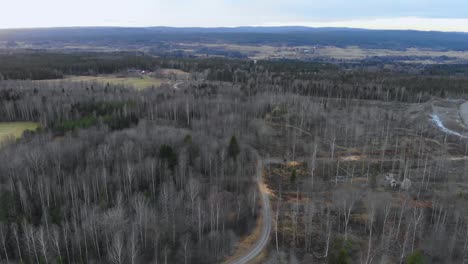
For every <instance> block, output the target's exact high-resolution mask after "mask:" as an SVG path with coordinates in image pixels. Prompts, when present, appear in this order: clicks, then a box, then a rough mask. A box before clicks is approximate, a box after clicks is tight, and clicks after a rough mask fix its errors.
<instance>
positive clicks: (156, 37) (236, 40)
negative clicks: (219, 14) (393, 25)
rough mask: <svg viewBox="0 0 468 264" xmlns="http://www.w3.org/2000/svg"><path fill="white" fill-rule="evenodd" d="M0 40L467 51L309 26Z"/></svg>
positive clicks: (454, 38) (385, 34) (403, 35)
mask: <svg viewBox="0 0 468 264" xmlns="http://www.w3.org/2000/svg"><path fill="white" fill-rule="evenodd" d="M0 41H8V42H18V41H19V42H28V43H32V44H44V43H46V44H47V43H50V44H52V43H55V44H57V43H68V44H70V43H77V44H78V43H79V44H95V45H111V46H118V45H154V44H158V43H159V44H160V43H168V42H169V43H170V42H186V43H232V44H241V45H260V44H267V45H274V46H278V45H289V46H300V45H322V46H337V47H346V46H359V47H362V48H371V49H391V50H402V49H407V48H421V49H432V50H457V51H466V50H468V33H457V32H435V31H431V32H426V31H413V30H365V29H349V28H309V27H237V28H172V27H148V28H119V27H87V28H45V29H5V30H0Z"/></svg>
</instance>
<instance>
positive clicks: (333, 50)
mask: <svg viewBox="0 0 468 264" xmlns="http://www.w3.org/2000/svg"><path fill="white" fill-rule="evenodd" d="M179 45H180V47H181V48H182V49H183V50H184V51H186V52H188V53H190V52H192V53H197V50H198V49H200V48H202V47H203V48H208V49H216V50H224V51H230V52H240V53H241V54H244V55H246V56H247V57H249V58H251V59H257V60H261V59H280V58H286V59H338V60H363V59H367V58H372V57H379V58H385V57H389V58H391V57H401V59H400V61H401V62H406V63H416V62H417V63H422V64H432V63H437V59H438V58H440V57H446V60H447V61H446V62H450V63H457V62H462V61H467V60H468V52H466V51H451V50H447V51H437V50H429V49H417V48H410V49H405V50H389V49H366V48H362V47H357V46H349V47H335V46H269V45H236V44H194V43H181V44H179Z"/></svg>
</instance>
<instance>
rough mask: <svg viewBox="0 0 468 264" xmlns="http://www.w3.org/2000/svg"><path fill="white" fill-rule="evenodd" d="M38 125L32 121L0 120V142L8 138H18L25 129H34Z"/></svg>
mask: <svg viewBox="0 0 468 264" xmlns="http://www.w3.org/2000/svg"><path fill="white" fill-rule="evenodd" d="M38 127H39V124H38V123H34V122H0V144H2V143H3V142H4V141H5V140H7V139H8V138H10V137H12V138H19V137H21V135H22V134H23V132H24V131H26V130H35V129H37V128H38Z"/></svg>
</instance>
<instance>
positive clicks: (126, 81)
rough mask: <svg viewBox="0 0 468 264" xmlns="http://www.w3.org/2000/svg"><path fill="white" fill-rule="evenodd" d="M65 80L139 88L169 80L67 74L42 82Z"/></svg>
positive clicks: (157, 85) (147, 77) (145, 77)
mask: <svg viewBox="0 0 468 264" xmlns="http://www.w3.org/2000/svg"><path fill="white" fill-rule="evenodd" d="M64 80H66V81H72V82H99V83H103V84H106V83H109V84H114V85H116V84H122V85H126V86H132V87H134V88H135V89H138V90H141V89H146V88H150V87H152V86H154V87H159V86H160V85H161V84H163V83H165V82H168V80H165V79H159V78H154V77H151V76H141V77H119V76H117V75H112V74H109V75H98V76H67V77H65V78H64V79H54V80H43V81H40V82H60V81H64Z"/></svg>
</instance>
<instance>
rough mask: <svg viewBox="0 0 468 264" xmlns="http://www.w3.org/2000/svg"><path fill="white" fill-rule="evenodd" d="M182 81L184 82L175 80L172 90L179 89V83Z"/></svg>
mask: <svg viewBox="0 0 468 264" xmlns="http://www.w3.org/2000/svg"><path fill="white" fill-rule="evenodd" d="M183 83H184V82H176V83H175V84H174V86H173V87H172V88H174V90H179V85H181V84H183Z"/></svg>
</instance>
